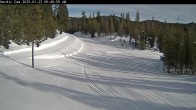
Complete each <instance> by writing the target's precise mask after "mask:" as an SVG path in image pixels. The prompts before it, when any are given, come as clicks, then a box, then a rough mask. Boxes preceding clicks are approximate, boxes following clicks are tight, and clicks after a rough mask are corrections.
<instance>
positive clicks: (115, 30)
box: [69, 11, 196, 74]
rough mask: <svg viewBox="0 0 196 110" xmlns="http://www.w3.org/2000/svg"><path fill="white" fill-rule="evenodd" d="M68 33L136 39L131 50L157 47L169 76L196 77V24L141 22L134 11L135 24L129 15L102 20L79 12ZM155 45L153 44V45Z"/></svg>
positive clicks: (99, 17) (97, 14)
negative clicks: (192, 75)
mask: <svg viewBox="0 0 196 110" xmlns="http://www.w3.org/2000/svg"><path fill="white" fill-rule="evenodd" d="M69 24H70V25H69V31H70V32H72V33H74V32H77V31H81V32H82V33H83V34H91V37H92V38H93V37H95V33H97V35H98V37H101V36H104V35H109V36H111V35H113V36H116V35H117V36H120V37H128V36H129V37H130V39H131V38H134V39H135V44H134V46H135V47H136V48H138V49H142V50H144V49H146V48H152V47H154V46H155V45H157V48H158V49H159V51H160V52H162V53H164V55H165V58H164V61H163V62H164V66H165V68H166V69H167V71H168V72H170V73H174V74H195V73H196V25H195V23H189V24H180V23H178V22H177V23H167V21H166V20H165V22H160V21H157V20H154V17H152V19H151V20H145V21H140V13H139V11H137V13H136V16H135V20H131V18H130V14H129V12H128V13H121V14H120V17H117V16H115V15H114V14H113V15H109V16H101V15H100V11H98V12H97V13H96V15H95V13H93V14H92V15H91V14H90V15H89V16H88V17H87V15H86V13H85V11H82V13H81V18H70V19H69ZM155 42H156V43H155Z"/></svg>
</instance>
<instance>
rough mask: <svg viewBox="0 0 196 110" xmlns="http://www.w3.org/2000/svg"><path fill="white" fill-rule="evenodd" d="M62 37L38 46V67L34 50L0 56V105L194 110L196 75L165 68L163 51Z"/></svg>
mask: <svg viewBox="0 0 196 110" xmlns="http://www.w3.org/2000/svg"><path fill="white" fill-rule="evenodd" d="M58 37H59V38H58ZM58 37H57V38H58V39H57V38H54V39H51V41H50V42H49V41H45V43H43V44H41V46H43V47H42V48H41V47H39V48H41V49H38V50H37V51H35V68H31V51H30V50H28V51H20V52H14V51H18V49H19V48H17V49H11V50H6V51H5V52H12V54H5V55H3V56H0V110H196V104H195V103H196V78H195V76H175V75H169V74H167V73H164V72H163V71H162V62H161V61H160V59H159V58H160V53H158V52H152V51H151V50H144V51H142V50H136V49H135V50H132V49H130V47H128V48H124V47H122V46H121V42H120V41H119V37H117V38H116V39H112V40H108V38H109V36H108V37H101V38H99V39H98V38H89V36H85V35H81V34H80V33H76V34H74V35H72V34H67V33H63V34H61V35H59V36H58ZM47 42H48V43H47ZM20 48H22V49H28V48H30V47H20Z"/></svg>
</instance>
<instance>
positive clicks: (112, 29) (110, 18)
mask: <svg viewBox="0 0 196 110" xmlns="http://www.w3.org/2000/svg"><path fill="white" fill-rule="evenodd" d="M109 33H110V39H111V35H112V34H113V33H114V24H113V19H112V16H110V17H109Z"/></svg>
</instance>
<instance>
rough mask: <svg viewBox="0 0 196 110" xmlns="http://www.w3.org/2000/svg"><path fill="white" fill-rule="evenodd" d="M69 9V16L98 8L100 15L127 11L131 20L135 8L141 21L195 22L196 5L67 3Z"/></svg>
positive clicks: (75, 15)
mask: <svg viewBox="0 0 196 110" xmlns="http://www.w3.org/2000/svg"><path fill="white" fill-rule="evenodd" d="M67 7H68V10H69V16H71V17H81V12H82V11H85V12H86V14H87V16H89V14H90V13H91V15H92V13H93V12H95V15H96V12H97V11H98V10H99V11H100V12H101V15H109V14H113V13H114V14H115V15H117V16H120V13H121V12H124V13H126V12H129V13H130V17H131V20H134V19H135V15H136V12H137V10H139V12H140V19H141V21H143V20H146V19H152V17H154V19H155V20H159V21H165V19H166V20H167V22H170V23H171V22H177V21H178V18H179V22H180V23H190V22H192V21H193V22H196V5H192V4H190V5H183V4H181V5H177V4H176V5H171V4H164V5H160V4H159V5H157V4H156V5H150V4H149V5H147V4H134V5H123V4H121V5H120V4H119V5H118V4H113V5H108V4H107V5H104V4H99V5H98V4H96V5H95V4H86V5H84V4H77V5H71V4H70V5H69V4H68V5H67Z"/></svg>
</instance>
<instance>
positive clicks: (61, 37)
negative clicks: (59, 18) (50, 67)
mask: <svg viewBox="0 0 196 110" xmlns="http://www.w3.org/2000/svg"><path fill="white" fill-rule="evenodd" d="M67 36H68V34H67V33H62V34H61V35H58V36H57V37H55V38H54V39H48V40H46V41H44V42H43V43H42V45H40V46H39V47H36V46H35V51H38V50H43V49H46V48H49V47H51V46H55V45H57V44H59V43H61V42H63V41H65V40H66V39H67ZM29 51H31V47H28V48H23V49H17V50H13V51H5V52H3V54H4V55H11V54H15V53H21V52H29Z"/></svg>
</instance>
